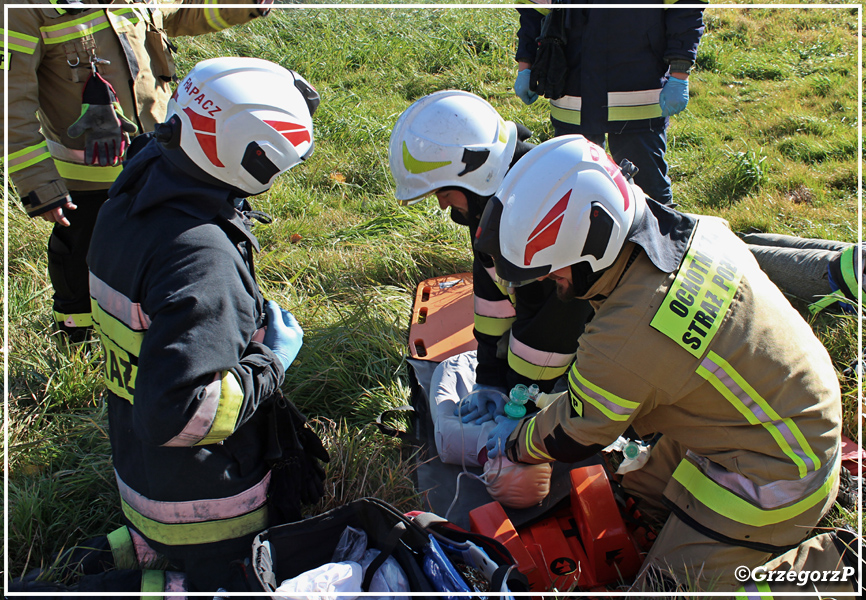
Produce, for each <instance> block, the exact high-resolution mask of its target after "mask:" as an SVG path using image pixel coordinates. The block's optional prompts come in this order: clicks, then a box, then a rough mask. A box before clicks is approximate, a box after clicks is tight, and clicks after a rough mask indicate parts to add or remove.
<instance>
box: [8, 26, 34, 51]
mask: <svg viewBox="0 0 866 600" xmlns="http://www.w3.org/2000/svg"><path fill="white" fill-rule="evenodd" d="M3 31H4V30H2V29H0V33H2V32H3ZM5 31H6V32H7V33H8V38H9V45H8V46H7V47H6V49H7V50H17V51H18V52H21V53H23V54H33V53H34V52H36V47H37V46H38V45H39V38H38V37H33V36H32V35H27V34H25V33H18V32H17V31H12V30H9V29H7V30H5Z"/></svg>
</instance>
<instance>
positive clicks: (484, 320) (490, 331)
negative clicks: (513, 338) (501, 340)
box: [475, 315, 515, 336]
mask: <svg viewBox="0 0 866 600" xmlns="http://www.w3.org/2000/svg"><path fill="white" fill-rule="evenodd" d="M514 321H515V317H509V318H507V319H498V318H496V317H482V316H481V315H475V329H476V330H477V331H478V332H479V333H483V334H485V335H497V336H499V335H502V334H503V333H505V332H506V331H508V330H509V329H510V328H511V324H512V323H514Z"/></svg>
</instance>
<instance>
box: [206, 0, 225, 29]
mask: <svg viewBox="0 0 866 600" xmlns="http://www.w3.org/2000/svg"><path fill="white" fill-rule="evenodd" d="M218 3H219V2H218V0H205V4H211V5H212V4H218ZM204 16H205V19H207V23H208V25H210V26H211V28H212V29H213V30H214V31H220V30H222V29H226V28H227V27H231V25H229V23H228V22H226V20H225V19H223V18H222V17H221V16H220V9H219V7H218V6H206V7H205V9H204Z"/></svg>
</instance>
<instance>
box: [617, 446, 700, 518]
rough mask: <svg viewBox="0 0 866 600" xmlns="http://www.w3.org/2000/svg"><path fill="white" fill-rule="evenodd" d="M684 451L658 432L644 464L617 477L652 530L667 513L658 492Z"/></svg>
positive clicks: (668, 510)
mask: <svg viewBox="0 0 866 600" xmlns="http://www.w3.org/2000/svg"><path fill="white" fill-rule="evenodd" d="M685 452H686V451H685V448H683V447H682V446H681V445H680V444H678V443H676V442H674V441H673V440H671V439H670V438H668V437H667V436H662V437H661V438H660V439H659V441H658V442H657V443H656V444H655V445H654V446H653V448H652V451H651V452H650V457H649V460H647V462H646V464H645V465H644V466H643V467H641V468H640V469H637V470H635V471H629V472H628V473H626V474H624V475H623V476H622V480H621V481H620V485H621V486H622V489H623V491H625V492H626V493H627V494H629V495H630V496H633V497H634V498H635V499H636V507H637V509H638V510H640V512H641V514H642V515H643V517H644V518H645V519H646V520H647V521H648V522H649V524H650V525H651V526H652V527H654V528H655V529H656V531H658V530H660V529H661V528H662V526H663V525H664V524H665V522H666V521H667V519H668V516H669V515H670V512H671V511H670V509H669V508H668V507H667V506H665V504H664V498H663V497H662V493H663V492H664V489H665V486H667V484H668V482H669V481H670V480H671V474H672V473H673V472H674V469H676V468H677V465H678V464H680V461H681V460H682V459H683V457H684V456H685Z"/></svg>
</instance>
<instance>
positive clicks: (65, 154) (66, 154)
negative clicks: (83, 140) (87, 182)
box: [46, 140, 87, 165]
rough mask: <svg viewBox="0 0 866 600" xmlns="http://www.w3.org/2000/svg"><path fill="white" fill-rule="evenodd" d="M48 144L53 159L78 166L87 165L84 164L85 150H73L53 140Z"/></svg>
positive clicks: (48, 141)
mask: <svg viewBox="0 0 866 600" xmlns="http://www.w3.org/2000/svg"><path fill="white" fill-rule="evenodd" d="M46 142H47V143H48V151H49V152H50V153H51V157H52V158H56V159H57V160H62V161H63V162H70V163H75V164H78V165H84V164H87V163H85V162H84V150H73V149H72V148H67V147H66V146H64V145H63V144H59V143H57V142H54V141H52V140H46Z"/></svg>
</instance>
